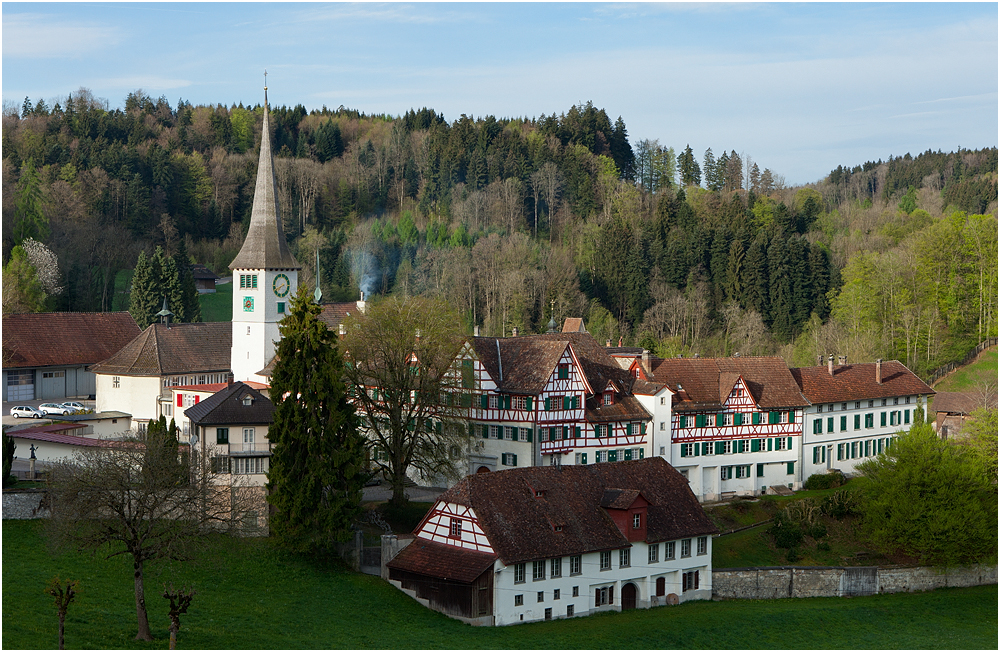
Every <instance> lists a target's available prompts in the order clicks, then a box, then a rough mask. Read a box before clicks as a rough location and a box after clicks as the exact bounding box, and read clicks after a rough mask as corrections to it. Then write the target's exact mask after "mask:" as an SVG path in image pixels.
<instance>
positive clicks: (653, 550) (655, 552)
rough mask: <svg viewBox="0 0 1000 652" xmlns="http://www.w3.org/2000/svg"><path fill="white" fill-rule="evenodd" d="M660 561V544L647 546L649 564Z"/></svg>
mask: <svg viewBox="0 0 1000 652" xmlns="http://www.w3.org/2000/svg"><path fill="white" fill-rule="evenodd" d="M658 561H660V544H658V543H654V544H653V545H651V546H649V563H650V564H655V563H656V562H658Z"/></svg>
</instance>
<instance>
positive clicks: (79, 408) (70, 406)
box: [63, 401, 87, 413]
mask: <svg viewBox="0 0 1000 652" xmlns="http://www.w3.org/2000/svg"><path fill="white" fill-rule="evenodd" d="M63 406H65V407H66V409H67V410H69V411H70V412H71V413H72V412H86V411H87V406H86V405H84V404H83V403H80V402H78V401H67V402H65V403H63Z"/></svg>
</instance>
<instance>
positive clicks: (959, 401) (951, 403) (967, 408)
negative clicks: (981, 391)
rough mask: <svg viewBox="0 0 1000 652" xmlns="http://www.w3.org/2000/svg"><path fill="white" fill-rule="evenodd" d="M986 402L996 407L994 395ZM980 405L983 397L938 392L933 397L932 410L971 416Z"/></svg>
mask: <svg viewBox="0 0 1000 652" xmlns="http://www.w3.org/2000/svg"><path fill="white" fill-rule="evenodd" d="M988 400H989V401H990V403H991V404H993V405H996V402H997V397H996V394H994V395H993V396H992V397H989V399H988ZM982 405H983V397H979V396H976V395H975V394H970V393H968V392H938V393H937V394H935V395H934V405H933V410H934V411H935V412H947V413H949V414H972V413H973V412H974V411H976V409H978V408H980V407H982Z"/></svg>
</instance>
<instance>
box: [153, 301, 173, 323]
mask: <svg viewBox="0 0 1000 652" xmlns="http://www.w3.org/2000/svg"><path fill="white" fill-rule="evenodd" d="M156 316H157V317H159V318H160V323H161V324H165V325H166V327H167V328H170V318H171V317H173V316H174V313H172V312H170V308H168V307H167V295H165V294H164V295H163V309H162V310H160V312H158V313H156Z"/></svg>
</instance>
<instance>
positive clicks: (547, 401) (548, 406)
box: [545, 396, 552, 412]
mask: <svg viewBox="0 0 1000 652" xmlns="http://www.w3.org/2000/svg"><path fill="white" fill-rule="evenodd" d="M551 410H552V400H551V397H549V396H546V397H545V411H546V412H549V411H551Z"/></svg>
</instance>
